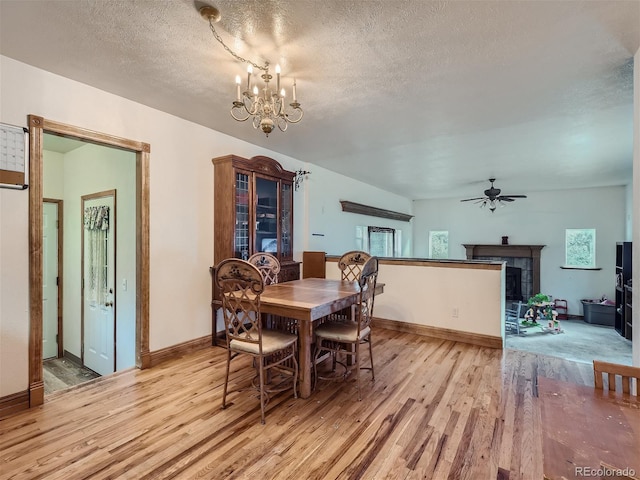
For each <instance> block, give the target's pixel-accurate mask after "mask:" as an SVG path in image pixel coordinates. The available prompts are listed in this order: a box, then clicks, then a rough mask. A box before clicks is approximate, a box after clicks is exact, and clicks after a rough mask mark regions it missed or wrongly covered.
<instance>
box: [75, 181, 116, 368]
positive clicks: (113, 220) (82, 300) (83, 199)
mask: <svg viewBox="0 0 640 480" xmlns="http://www.w3.org/2000/svg"><path fill="white" fill-rule="evenodd" d="M104 197H112V198H113V212H112V213H111V214H110V218H109V226H110V227H111V226H113V230H112V241H113V282H114V285H113V301H114V308H113V371H114V372H115V371H116V370H117V368H116V367H117V358H118V352H117V350H116V348H117V345H116V332H117V325H118V318H117V314H116V306H115V305H117V303H116V293H117V292H116V291H117V289H116V288H115V281H116V278H118V275H117V271H118V270H117V267H116V266H117V264H118V261H117V259H118V240H117V239H118V226H117V222H118V214H117V206H118V204H117V195H116V189H115V188H114V189H112V190H105V191H103V192H96V193H89V194H87V195H82V196H81V197H80V215H81V217H80V218H81V223H80V225H83V223H82V219H84V208H85V207H84V202H86V201H87V200H94V199H97V198H104ZM84 230H85V229H84V228H81V240H80V275H81V277H80V278H82V279H83V280H82V293H81V294H80V360H81V361H82V365H83V366H85V367H86V365H85V363H84V309H85V298H84V294H85V288H84V287H85V285H84V276H85V271H84V236H85V232H84Z"/></svg>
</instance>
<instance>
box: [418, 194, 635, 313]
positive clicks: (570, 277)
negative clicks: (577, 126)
mask: <svg viewBox="0 0 640 480" xmlns="http://www.w3.org/2000/svg"><path fill="white" fill-rule="evenodd" d="M525 193H526V194H527V195H528V198H526V199H519V200H516V201H515V202H513V203H512V204H510V205H507V206H506V207H504V208H498V209H497V210H496V211H495V212H494V213H491V212H490V211H489V210H487V209H480V208H479V207H478V206H477V205H474V204H472V203H470V202H467V203H462V202H460V200H459V199H446V200H440V199H439V200H421V201H416V202H414V215H415V218H414V227H413V232H414V233H413V235H414V253H415V255H416V256H417V257H422V256H427V253H428V235H429V231H430V230H448V231H449V256H450V257H451V258H453V259H464V258H466V254H465V249H464V247H463V246H462V245H463V244H499V243H500V242H501V237H502V236H505V235H506V236H508V237H509V243H510V244H512V245H517V244H520V245H522V244H526V245H546V246H545V247H544V248H543V249H542V253H541V259H540V289H541V291H542V292H543V293H547V294H550V295H553V297H554V298H564V299H567V301H568V302H569V313H570V314H577V315H582V304H581V303H580V299H582V298H599V297H601V296H602V295H606V296H607V297H608V298H615V295H614V294H615V282H614V278H615V245H616V242H620V241H623V240H624V239H625V225H626V223H625V187H623V186H620V187H606V188H592V189H578V190H567V191H564V192H560V191H553V192H525ZM567 228H595V229H596V263H597V266H598V267H601V268H602V270H595V271H586V270H563V269H561V268H560V266H561V265H564V263H565V250H564V240H565V229H567Z"/></svg>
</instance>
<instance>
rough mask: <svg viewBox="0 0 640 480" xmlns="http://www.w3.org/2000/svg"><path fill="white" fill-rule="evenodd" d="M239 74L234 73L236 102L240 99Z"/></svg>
mask: <svg viewBox="0 0 640 480" xmlns="http://www.w3.org/2000/svg"><path fill="white" fill-rule="evenodd" d="M241 81H242V80H240V75H236V102H239V101H240V82H241Z"/></svg>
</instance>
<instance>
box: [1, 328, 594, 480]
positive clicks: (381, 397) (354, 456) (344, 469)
mask: <svg viewBox="0 0 640 480" xmlns="http://www.w3.org/2000/svg"><path fill="white" fill-rule="evenodd" d="M373 338H374V360H375V365H376V380H375V382H373V383H372V382H371V381H370V377H369V376H368V375H369V374H368V373H367V372H363V377H364V378H365V379H366V380H365V381H364V382H363V385H364V387H363V391H362V397H363V398H362V402H358V401H357V392H356V391H355V383H354V382H353V381H352V382H350V383H347V384H342V383H329V382H326V383H325V382H321V383H319V384H318V389H317V390H316V391H315V392H313V394H312V395H311V397H310V398H308V399H305V400H303V399H294V398H293V397H292V396H291V392H285V393H283V394H280V395H279V396H277V397H275V398H274V399H272V401H271V402H270V403H269V405H268V407H267V417H266V421H267V423H266V425H261V424H260V404H259V401H258V399H257V398H256V397H255V395H254V394H253V392H248V391H241V392H236V391H233V392H232V393H231V394H230V397H229V398H230V400H231V401H232V402H233V404H232V405H231V406H229V407H228V408H227V409H226V410H222V409H221V408H220V404H221V397H222V388H223V381H224V373H225V350H224V349H223V348H220V347H210V348H206V349H204V350H200V351H198V352H196V353H193V354H190V355H188V356H185V357H183V358H180V359H176V360H169V361H167V362H165V363H163V364H160V365H158V366H156V367H154V368H152V369H149V370H144V371H140V370H132V371H127V372H123V373H119V374H116V375H114V376H110V377H105V378H102V379H98V380H94V381H92V382H91V383H90V384H88V385H86V386H82V387H77V388H74V389H73V390H72V391H71V392H67V393H65V392H61V393H55V394H53V395H50V396H48V397H47V400H46V402H45V404H44V405H43V406H41V407H38V408H36V409H33V410H32V411H27V412H23V413H20V414H17V415H14V416H12V417H9V418H6V419H4V420H1V421H0V478H2V479H9V478H11V479H13V478H16V479H18V478H20V479H30V480H31V479H39V478H43V479H44V478H46V479H47V480H51V479H65V480H68V479H80V478H92V479H102V478H118V479H122V478H124V479H152V478H177V479H193V478H212V479H226V478H251V479H261V480H262V479H296V480H298V479H337V478H340V479H418V478H425V479H454V480H457V479H474V480H484V479H496V478H508V479H514V478H522V479H541V478H542V477H543V471H542V444H541V434H540V432H541V420H540V409H539V406H538V404H537V398H536V384H535V379H536V376H537V375H545V376H549V377H554V378H559V379H564V380H569V381H575V382H577V383H582V384H591V385H592V384H593V383H592V382H593V377H592V375H593V374H592V370H591V366H590V365H587V364H579V363H572V362H568V361H565V360H561V359H557V358H551V357H544V356H537V355H535V354H531V353H526V352H517V351H512V350H506V351H504V352H503V351H500V350H493V349H488V348H482V347H475V346H470V345H466V344H462V343H454V342H450V341H444V340H438V339H429V338H425V337H421V338H417V337H415V336H412V335H410V334H406V333H398V332H392V331H388V330H383V329H375V330H374V337H373ZM251 370H252V369H251V367H250V364H249V363H248V361H245V360H244V359H243V360H240V359H236V360H234V362H232V373H231V378H232V381H231V388H236V387H238V386H247V385H248V383H249V381H250V377H251Z"/></svg>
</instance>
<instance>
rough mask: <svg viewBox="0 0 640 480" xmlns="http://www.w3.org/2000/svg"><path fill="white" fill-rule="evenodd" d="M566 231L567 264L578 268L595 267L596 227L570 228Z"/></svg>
mask: <svg viewBox="0 0 640 480" xmlns="http://www.w3.org/2000/svg"><path fill="white" fill-rule="evenodd" d="M565 232H566V233H565V251H566V259H565V266H567V267H578V268H595V266H596V230H595V228H574V229H572V228H568V229H567V230H566V231H565Z"/></svg>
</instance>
